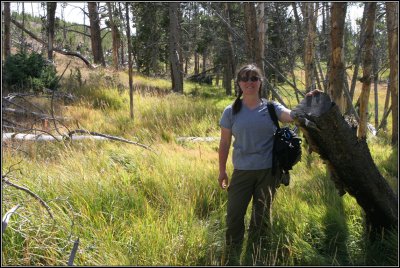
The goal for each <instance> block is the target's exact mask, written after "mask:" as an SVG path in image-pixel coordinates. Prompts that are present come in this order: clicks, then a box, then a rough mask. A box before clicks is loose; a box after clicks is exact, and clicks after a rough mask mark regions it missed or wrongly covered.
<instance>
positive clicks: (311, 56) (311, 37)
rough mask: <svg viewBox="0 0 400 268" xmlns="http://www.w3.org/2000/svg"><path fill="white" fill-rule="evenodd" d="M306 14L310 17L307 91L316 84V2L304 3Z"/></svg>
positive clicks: (307, 40) (307, 50) (305, 58)
mask: <svg viewBox="0 0 400 268" xmlns="http://www.w3.org/2000/svg"><path fill="white" fill-rule="evenodd" d="M304 5H305V9H306V14H307V15H306V16H307V17H308V33H307V38H306V44H305V54H304V64H305V78H306V79H305V80H306V91H307V92H308V91H310V90H312V89H313V84H314V70H315V68H314V64H315V61H314V54H315V28H316V23H317V11H316V9H315V8H314V3H304Z"/></svg>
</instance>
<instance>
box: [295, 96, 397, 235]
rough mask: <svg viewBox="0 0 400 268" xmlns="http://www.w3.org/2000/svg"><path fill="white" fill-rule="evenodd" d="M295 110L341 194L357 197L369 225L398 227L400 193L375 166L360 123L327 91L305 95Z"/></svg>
mask: <svg viewBox="0 0 400 268" xmlns="http://www.w3.org/2000/svg"><path fill="white" fill-rule="evenodd" d="M293 112H294V114H295V117H296V119H295V123H296V125H297V126H299V127H300V129H301V130H302V132H303V133H304V137H305V138H306V140H307V142H308V143H309V145H310V149H311V150H312V151H315V152H317V153H318V154H319V155H320V157H321V158H322V159H323V160H324V161H325V163H326V164H327V167H328V169H329V170H330V172H331V175H332V176H331V179H332V180H333V181H334V183H335V185H336V188H338V190H339V194H340V195H343V194H345V192H347V193H349V194H350V195H351V196H353V197H355V199H356V200H357V203H358V204H359V205H360V206H361V207H362V208H363V210H364V212H365V214H366V222H367V225H368V227H369V228H372V229H376V230H382V229H383V228H385V229H386V228H392V227H396V228H397V225H398V218H397V215H398V214H397V213H398V204H397V196H396V194H395V193H394V191H393V190H392V189H391V187H390V186H389V184H388V183H387V181H386V180H385V178H383V176H382V175H381V174H380V172H379V170H378V168H377V167H376V165H375V163H374V161H373V159H372V157H371V153H370V151H369V148H368V145H367V143H366V140H365V139H361V140H360V139H358V138H357V135H356V133H357V132H356V128H357V127H356V126H351V125H350V124H349V123H348V122H347V121H346V120H345V119H344V117H343V116H342V114H341V113H340V111H339V109H338V106H337V105H336V104H335V103H334V102H332V101H331V99H330V97H329V96H328V95H327V94H325V93H320V94H316V95H314V96H308V97H305V98H304V99H303V100H302V101H301V102H300V104H299V105H298V106H296V107H295V108H294V109H293ZM304 118H305V119H308V120H309V122H307V123H308V124H307V125H306V124H305V120H304Z"/></svg>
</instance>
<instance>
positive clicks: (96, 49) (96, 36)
mask: <svg viewBox="0 0 400 268" xmlns="http://www.w3.org/2000/svg"><path fill="white" fill-rule="evenodd" d="M88 11H89V20H90V41H91V43H92V53H93V61H94V63H96V64H101V65H102V66H106V62H105V61H104V55H103V48H102V46H101V35H100V19H99V14H98V12H97V3H96V2H88Z"/></svg>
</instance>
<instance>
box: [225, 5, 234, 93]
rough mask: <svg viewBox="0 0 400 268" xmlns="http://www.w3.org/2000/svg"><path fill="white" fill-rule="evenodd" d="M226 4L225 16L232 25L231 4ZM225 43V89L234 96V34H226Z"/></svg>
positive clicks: (227, 32)
mask: <svg viewBox="0 0 400 268" xmlns="http://www.w3.org/2000/svg"><path fill="white" fill-rule="evenodd" d="M223 4H224V16H225V18H226V20H227V22H228V23H229V24H230V9H229V5H230V3H227V2H225V3H223ZM224 37H225V42H226V46H225V48H224V57H225V64H224V87H225V92H226V95H228V96H230V95H232V79H233V75H234V72H235V67H234V56H233V55H234V54H233V41H232V40H233V38H232V33H231V32H230V31H228V30H227V31H226V32H225V36H224Z"/></svg>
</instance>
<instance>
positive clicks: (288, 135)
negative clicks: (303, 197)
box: [267, 102, 301, 185]
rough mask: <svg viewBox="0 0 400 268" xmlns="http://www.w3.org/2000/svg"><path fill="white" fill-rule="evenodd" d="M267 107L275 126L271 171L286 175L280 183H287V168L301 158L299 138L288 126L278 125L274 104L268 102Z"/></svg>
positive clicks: (289, 168) (290, 167) (291, 166)
mask: <svg viewBox="0 0 400 268" xmlns="http://www.w3.org/2000/svg"><path fill="white" fill-rule="evenodd" d="M267 107H268V111H269V114H270V116H271V119H272V121H273V122H274V123H275V125H276V127H277V130H276V131H275V134H274V147H273V151H272V152H273V153H272V171H273V174H276V171H280V172H281V173H282V174H283V175H286V176H284V177H285V179H283V180H282V183H283V184H285V185H289V170H291V169H292V168H293V166H294V165H295V164H297V162H299V161H300V159H301V138H300V137H298V136H297V134H296V133H295V131H294V130H291V129H290V128H289V127H283V128H281V127H279V123H278V117H277V116H276V113H275V108H274V105H273V104H272V103H271V102H268V103H267Z"/></svg>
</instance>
